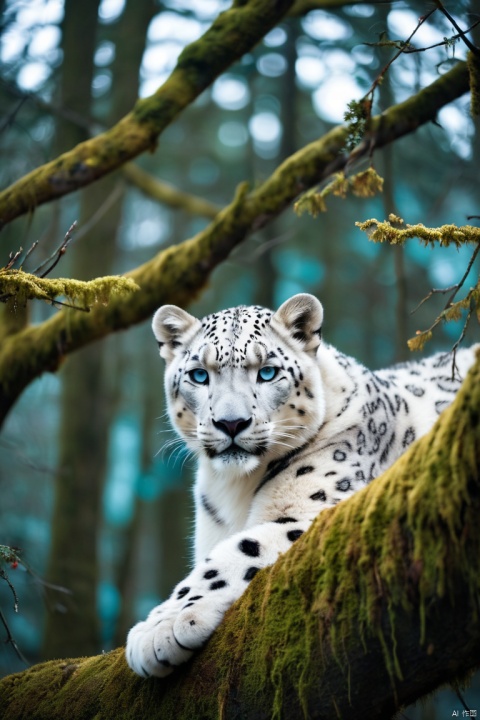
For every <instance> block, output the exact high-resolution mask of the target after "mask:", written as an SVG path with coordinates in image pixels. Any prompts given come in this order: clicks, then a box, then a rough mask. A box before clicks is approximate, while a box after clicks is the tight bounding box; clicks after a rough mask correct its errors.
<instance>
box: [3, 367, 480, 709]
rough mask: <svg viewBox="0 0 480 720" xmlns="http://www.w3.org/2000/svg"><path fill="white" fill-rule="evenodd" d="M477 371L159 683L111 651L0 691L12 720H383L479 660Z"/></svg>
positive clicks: (11, 682) (27, 676)
mask: <svg viewBox="0 0 480 720" xmlns="http://www.w3.org/2000/svg"><path fill="white" fill-rule="evenodd" d="M479 414H480V358H479V359H477V362H476V364H475V366H474V367H473V368H472V370H471V371H470V373H469V375H468V376H467V378H466V380H465V382H464V384H463V386H462V388H461V389H460V392H459V393H458V395H457V397H456V399H455V401H454V402H453V404H452V405H451V407H450V408H448V409H447V410H446V411H445V412H444V413H443V414H442V415H441V417H440V418H439V420H438V422H437V423H436V425H435V427H434V428H433V430H432V431H431V432H430V433H429V434H428V435H427V436H425V437H424V438H422V439H420V440H419V441H418V442H416V443H414V445H412V446H411V448H410V450H409V451H408V452H407V453H405V455H403V456H402V457H401V458H400V459H399V460H398V461H397V462H396V463H395V465H393V466H392V467H391V468H390V469H389V470H388V471H387V472H386V473H384V474H383V475H382V476H381V477H379V478H377V479H376V480H374V481H373V482H372V483H370V484H369V485H368V486H367V487H366V488H365V489H364V490H362V491H360V492H358V493H357V494H355V495H354V496H352V497H351V498H350V499H349V500H347V501H344V502H342V503H340V504H339V505H337V506H336V507H334V508H331V509H329V510H326V511H324V512H322V513H321V514H320V515H319V516H318V518H317V520H316V521H315V522H314V524H313V525H312V527H311V528H310V530H309V531H308V532H307V533H305V534H304V535H303V536H302V537H301V538H300V539H299V540H298V541H297V542H296V543H295V544H294V545H293V546H292V548H291V550H290V551H289V552H288V553H286V554H284V555H282V556H281V557H280V559H279V560H278V562H277V563H276V564H275V565H274V566H272V567H271V568H266V569H265V570H263V571H261V572H259V573H258V574H257V576H256V577H255V578H254V580H253V581H252V583H251V585H250V587H249V588H248V589H247V591H246V592H245V594H244V595H243V597H242V598H241V599H240V600H239V601H238V602H237V603H236V604H235V606H234V607H233V608H232V609H231V610H230V611H229V612H228V613H227V616H226V619H225V621H224V623H223V624H222V626H221V627H220V629H219V630H218V631H217V632H216V633H215V635H214V636H213V638H212V639H211V641H210V642H209V643H208V645H207V647H206V648H205V650H204V651H203V652H202V653H200V654H199V655H198V656H197V657H196V658H195V659H194V660H193V662H191V663H188V664H187V665H186V666H185V667H184V668H183V669H182V670H180V671H179V672H178V673H177V674H176V675H174V676H171V677H170V678H168V679H167V680H155V679H150V680H141V679H140V678H138V677H136V676H135V675H133V673H131V672H130V671H129V669H128V668H127V666H126V662H125V658H124V654H123V651H122V650H121V649H119V650H115V651H113V652H112V653H109V654H107V655H101V656H98V657H93V658H86V659H85V658H83V659H77V660H68V661H51V662H50V663H45V664H43V665H38V666H35V667H34V668H32V669H30V670H27V671H25V672H23V673H19V674H17V675H12V676H9V677H7V678H5V679H4V680H3V681H2V682H1V683H0V693H1V696H2V705H1V707H0V718H5V720H6V719H7V718H8V720H17V719H18V720H20V718H24V717H29V718H35V720H57V719H58V720H60V719H61V720H63V718H64V717H65V716H68V717H69V718H71V720H87V719H88V720H91V719H92V718H94V717H95V718H96V720H107V718H108V719H109V720H110V719H111V718H120V719H122V720H127V718H132V720H133V718H135V720H142V718H148V719H149V720H156V719H160V718H161V719H165V720H167V718H168V720H170V718H172V717H175V719H176V720H182V718H188V720H195V719H197V718H198V719H200V718H202V720H206V719H210V718H211V719H212V720H213V719H214V718H223V719H224V720H236V719H237V718H238V720H240V718H241V719H242V720H271V719H272V718H288V719H289V720H292V719H296V718H302V717H304V716H305V717H308V718H309V719H310V720H323V719H325V720H326V719H327V718H328V719H329V720H330V718H332V717H338V718H352V717H354V718H355V719H356V720H367V719H368V720H386V719H387V718H389V717H391V716H392V715H393V714H394V713H395V711H396V710H398V709H399V708H400V707H402V706H404V705H407V704H409V703H411V702H413V701H414V700H416V699H418V698H419V697H421V696H423V695H425V694H426V693H429V692H431V691H432V690H434V689H435V688H437V687H438V686H439V685H441V684H443V683H446V682H449V683H452V682H455V681H459V680H462V679H464V678H465V677H466V675H467V674H468V672H469V671H470V670H471V669H473V668H475V667H477V666H478V658H479V654H480V607H479V597H480V524H479V522H478V517H479V514H480V472H479V468H480V423H479Z"/></svg>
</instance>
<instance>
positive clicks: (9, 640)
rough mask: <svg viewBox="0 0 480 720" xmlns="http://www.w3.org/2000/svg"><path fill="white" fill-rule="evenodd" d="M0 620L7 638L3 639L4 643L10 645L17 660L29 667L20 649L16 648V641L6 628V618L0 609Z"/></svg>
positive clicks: (7, 627)
mask: <svg viewBox="0 0 480 720" xmlns="http://www.w3.org/2000/svg"><path fill="white" fill-rule="evenodd" d="M0 620H1V621H2V625H3V627H4V628H5V631H6V633H7V637H6V639H5V642H6V643H7V644H10V645H11V646H12V647H13V649H14V651H15V654H16V655H17V657H18V658H19V660H21V661H22V662H23V663H24V664H25V665H27V666H28V665H30V663H29V662H28V660H27V658H26V657H25V655H24V654H23V653H22V651H21V650H20V648H19V647H18V645H17V643H16V641H15V638H14V637H13V635H12V633H11V631H10V628H9V626H8V623H7V620H6V618H5V615H4V614H3V612H2V609H1V608H0Z"/></svg>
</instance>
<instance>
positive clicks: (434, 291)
mask: <svg viewBox="0 0 480 720" xmlns="http://www.w3.org/2000/svg"><path fill="white" fill-rule="evenodd" d="M479 252H480V244H479V245H477V247H476V248H475V250H474V251H473V253H472V257H471V258H470V260H469V263H468V265H467V269H466V270H465V272H464V274H463V277H462V279H461V280H460V281H459V282H458V283H456V284H455V285H450V287H447V288H432V289H431V290H430V292H429V293H428V295H427V296H426V297H424V298H423V300H421V301H420V302H419V304H418V305H417V307H416V308H414V309H413V310H412V312H411V313H410V314H411V315H413V314H414V313H416V312H417V310H418V309H419V308H420V307H421V306H422V305H423V304H424V303H425V302H427V300H430V298H431V297H432V295H435V294H438V293H441V294H442V295H445V293H447V292H450V291H452V294H451V295H450V297H449V298H448V300H447V303H446V305H445V307H444V310H447V308H448V307H449V306H450V305H451V303H452V302H453V301H454V299H455V297H456V295H457V293H458V291H459V290H460V288H461V287H463V285H464V284H465V280H466V279H467V277H468V275H469V273H470V270H471V269H472V266H473V263H474V262H475V260H476V258H477V255H478V253H479ZM440 320H441V318H440V317H438V318H437V320H436V321H435V323H434V324H433V325H432V326H431V327H430V328H429V329H428V330H427V331H426V332H429V331H431V330H433V328H434V327H436V326H437V325H438V323H439V322H440Z"/></svg>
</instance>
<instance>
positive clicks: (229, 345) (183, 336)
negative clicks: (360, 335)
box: [153, 294, 325, 475]
mask: <svg viewBox="0 0 480 720" xmlns="http://www.w3.org/2000/svg"><path fill="white" fill-rule="evenodd" d="M322 320H323V309H322V306H321V304H320V302H319V301H318V300H317V299H316V298H315V297H313V296H312V295H307V294H301V295H295V296H294V297H292V298H290V300H287V301H286V302H285V303H283V305H281V307H280V308H279V309H278V310H277V311H276V312H275V313H273V312H272V311H271V310H267V309H266V308H263V307H258V306H250V307H246V306H240V307H235V308H230V309H228V310H223V311H222V312H218V313H214V314H213V315H207V316H206V317H205V318H203V320H198V319H197V318H195V317H193V316H192V315H190V314H189V313H187V312H185V310H182V309H181V308H179V307H176V306H175V305H165V306H163V307H161V308H160V309H159V310H157V312H156V313H155V316H154V318H153V332H154V334H155V337H156V339H157V341H158V344H159V347H160V355H161V356H162V357H163V358H164V359H165V360H166V363H167V368H166V374H165V386H166V394H167V398H168V406H169V413H170V417H171V419H172V422H173V424H174V426H175V428H176V429H177V431H178V432H179V434H180V435H181V436H182V438H183V439H184V440H185V442H186V444H187V445H188V447H189V448H190V449H191V450H193V451H194V452H195V453H197V454H198V455H203V456H204V457H207V458H209V460H210V461H211V463H212V465H213V468H214V470H217V471H225V470H227V469H228V471H229V473H230V474H233V475H237V474H238V475H243V474H245V473H249V472H252V471H254V470H256V469H257V468H258V467H259V466H260V465H264V464H265V463H268V462H270V461H271V460H272V459H275V458H277V457H279V456H281V455H285V454H286V453H288V452H289V450H290V449H294V448H297V447H299V446H301V445H303V444H304V443H305V442H306V441H307V440H308V439H309V438H310V437H312V436H313V435H314V434H315V433H316V431H317V429H318V428H319V427H320V425H321V424H322V422H323V418H324V415H325V403H324V395H323V389H322V383H321V377H320V370H319V367H318V364H317V361H316V351H317V348H318V346H319V344H320V335H321V326H322Z"/></svg>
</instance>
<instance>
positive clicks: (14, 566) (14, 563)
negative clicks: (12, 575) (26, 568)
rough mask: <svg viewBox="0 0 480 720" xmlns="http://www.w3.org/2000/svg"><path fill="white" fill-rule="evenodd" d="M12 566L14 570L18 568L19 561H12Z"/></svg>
mask: <svg viewBox="0 0 480 720" xmlns="http://www.w3.org/2000/svg"><path fill="white" fill-rule="evenodd" d="M10 567H11V568H12V570H16V569H17V567H18V562H17V561H16V560H14V561H13V562H12V563H10Z"/></svg>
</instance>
